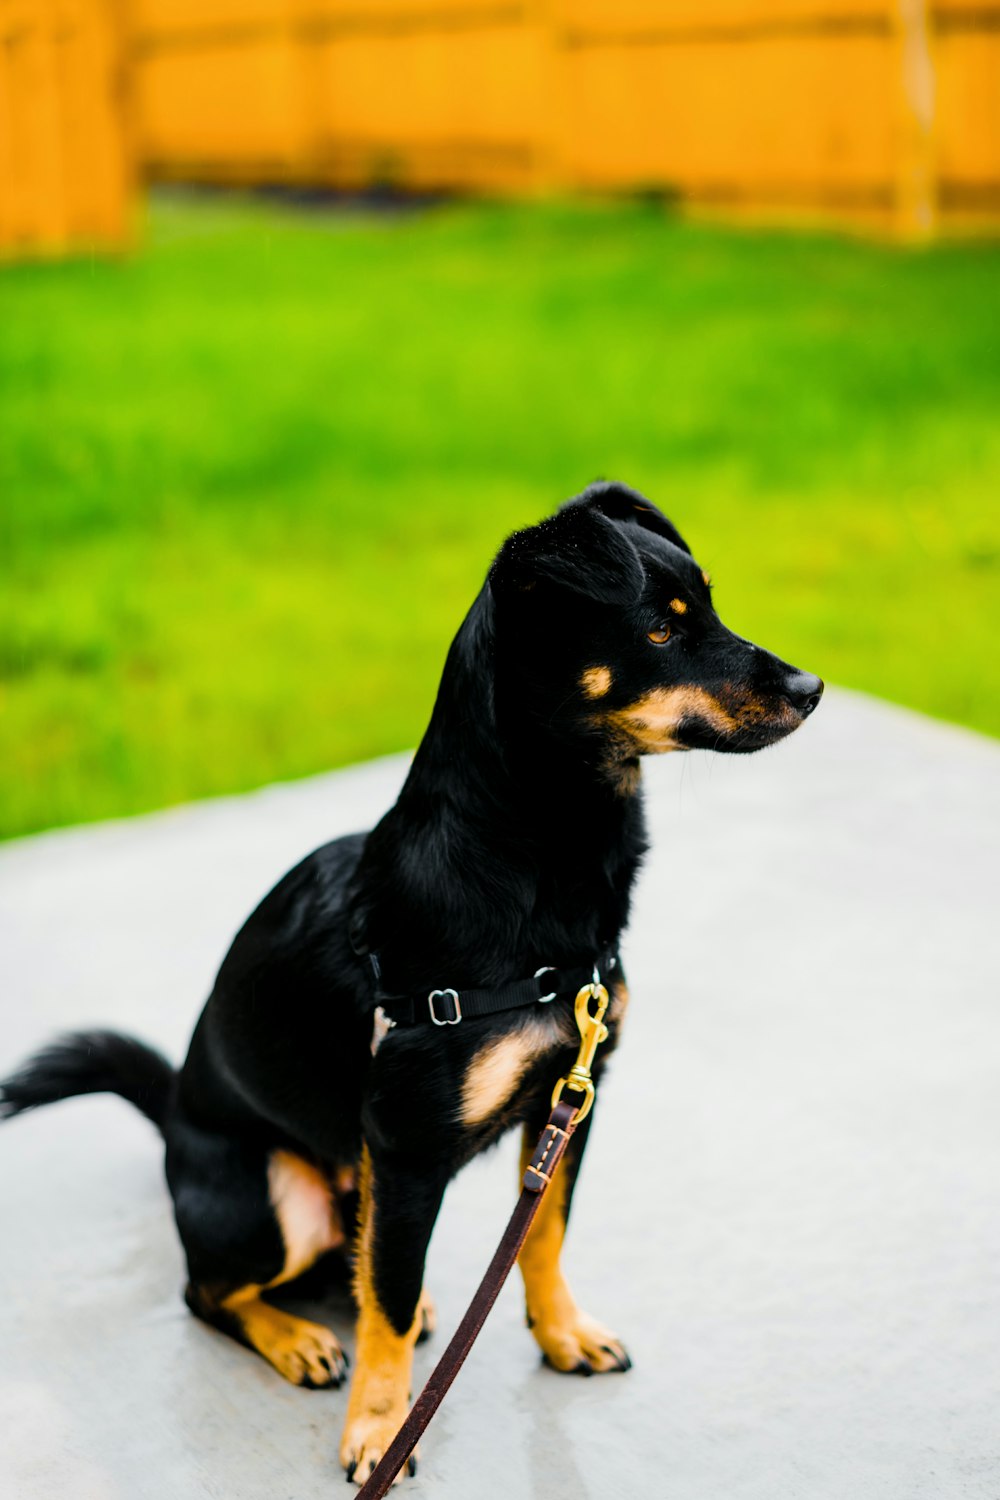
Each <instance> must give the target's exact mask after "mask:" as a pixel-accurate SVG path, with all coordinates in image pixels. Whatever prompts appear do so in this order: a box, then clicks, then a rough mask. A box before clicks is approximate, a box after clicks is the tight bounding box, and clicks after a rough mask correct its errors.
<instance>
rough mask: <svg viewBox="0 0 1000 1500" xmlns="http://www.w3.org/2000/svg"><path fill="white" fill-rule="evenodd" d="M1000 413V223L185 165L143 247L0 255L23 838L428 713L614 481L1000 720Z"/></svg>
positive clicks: (6, 583) (737, 579)
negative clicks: (449, 650) (468, 198)
mask: <svg viewBox="0 0 1000 1500" xmlns="http://www.w3.org/2000/svg"><path fill="white" fill-rule="evenodd" d="M998 417H1000V249H998V248H997V247H988V246H985V245H980V246H976V245H965V246H947V245H937V246H934V247H930V248H925V249H921V250H919V251H918V250H910V251H904V250H900V249H898V248H895V249H894V248H888V247H884V246H878V245H872V244H864V243H860V242H853V241H850V240H847V239H843V238H835V237H832V236H829V237H818V236H797V237H794V238H792V237H790V236H785V235H781V234H764V233H756V234H747V233H745V232H744V233H738V232H735V231H725V230H721V229H719V230H714V229H711V228H706V227H703V226H702V227H698V226H693V225H690V224H683V223H681V222H679V221H677V220H675V219H672V218H671V217H670V216H669V215H667V214H665V213H664V212H663V211H662V209H661V208H659V207H657V206H655V205H645V206H644V205H642V204H635V205H625V206H623V205H621V204H619V205H616V206H612V205H608V206H579V205H578V206H574V207H563V206H558V205H554V206H553V205H548V206H538V205H535V206H521V207H515V206H497V205H493V206H489V205H479V206H475V205H466V206H451V207H445V208H438V209H433V210H429V211H425V212H421V213H419V214H414V213H407V214H398V213H383V214H377V213H374V212H367V213H365V212H344V211H340V212H330V211H320V210H319V209H318V208H316V207H313V208H310V207H308V206H304V205H298V206H296V205H294V204H291V203H287V202H286V203H282V202H277V201H271V200H267V199H254V198H249V197H247V198H244V197H240V196H238V195H232V196H211V195H186V196H185V195H182V194H174V195H161V196H160V197H158V198H154V200H153V204H152V208H151V212H150V224H149V233H148V239H147V241H146V243H145V245H144V249H143V253H142V255H141V256H140V257H137V258H135V259H134V260H126V261H123V262H121V263H113V262H112V263H92V262H89V261H88V262H84V261H79V262H76V263H69V264H60V265H41V266H37V265H36V266H23V267H14V268H10V269H8V270H6V271H5V272H4V274H3V276H2V277H0V764H2V766H3V775H2V777H0V835H3V836H10V835H14V834H21V833H28V832H30V831H32V830H35V829H39V828H43V827H46V826H49V825H53V824H61V823H68V822H75V821H80V820H85V819H90V818H100V817H107V816H109V815H116V814H122V813H131V812H136V811H139V810H142V809H145V808H151V807H156V806H160V805H163V804H166V803H171V802H176V801H179V800H184V799H188V798H194V797H201V796H206V795H210V794H212V793H219V792H231V791H237V790H240V789H243V788H247V787H251V786H255V785H258V784H260V783H262V782H266V781H270V780H274V779H276V778H282V777H292V776H300V775H303V774H305V773H308V772H312V771H317V770H320V769H322V768H325V767H329V766H334V765H338V764H341V763H344V762H347V761H352V760H357V759H361V758H364V757H367V756H372V755H377V754H380V753H383V752H386V751H391V750H397V749H400V748H402V747H405V746H409V745H412V744H414V743H415V742H416V740H417V739H418V738H419V736H420V734H421V732H422V729H423V726H424V724H425V723H426V720H427V716H428V713H429V710H430V706H431V702H432V699H433V694H434V690H435V685H436V681H437V678H438V675H439V672H440V668H441V664H442V661H443V657H444V652H445V650H446V647H447V643H448V641H449V639H450V638H451V636H452V634H453V633H454V631H455V629H456V627H457V625H458V623H459V620H460V619H461V616H462V614H463V613H464V611H465V609H466V608H467V606H468V604H469V602H470V601H471V599H472V597H473V594H474V593H475V591H476V590H477V588H478V586H479V584H480V582H481V580H482V577H483V574H484V572H485V570H486V568H487V566H488V564H489V560H490V558H491V556H492V554H493V553H494V551H495V550H496V548H497V546H498V545H499V543H500V541H501V540H502V538H503V536H504V535H505V534H506V533H507V532H508V531H510V530H511V529H513V528H514V527H517V526H520V525H524V524H526V523H528V522H531V521H533V520H536V519H537V518H539V517H540V516H541V515H543V514H545V513H546V512H548V511H550V510H551V509H552V508H553V507H554V506H555V505H556V504H558V503H559V502H560V501H561V500H563V499H564V498H566V497H568V496H569V495H570V494H572V493H574V492H575V491H577V490H579V489H580V488H582V487H583V485H585V484H586V483H588V482H589V481H590V480H591V479H593V478H595V477H597V476H600V475H604V476H607V477H614V478H620V479H623V480H626V481H627V482H628V483H630V484H632V485H635V486H637V487H638V488H640V489H643V490H645V491H646V492H647V493H648V494H649V495H651V496H652V498H653V499H654V500H655V501H656V502H657V503H658V504H660V505H662V506H663V508H664V509H665V510H666V511H667V512H668V513H669V514H670V515H671V517H672V518H673V519H674V520H675V521H676V523H677V524H678V525H679V526H680V528H681V530H682V531H683V532H684V534H685V535H686V537H687V538H688V540H689V541H690V543H691V545H692V547H693V549H694V551H695V555H696V556H697V557H698V559H699V561H700V562H701V563H702V564H703V565H704V566H705V567H707V568H708V569H709V570H710V571H711V573H712V574H713V578H714V581H715V584H716V603H717V605H718V607H719V610H720V613H721V614H722V616H723V618H724V619H726V620H727V622H728V623H729V624H731V625H732V626H733V627H734V628H736V629H737V630H739V631H740V632H742V633H745V634H747V635H749V636H751V637H753V638H754V639H757V640H759V641H761V642H762V643H763V644H765V645H767V646H769V647H771V648H772V649H774V650H775V651H777V652H779V653H780V654H781V655H783V656H785V657H788V658H789V659H790V660H792V661H794V662H795V663H797V664H798V665H801V666H803V667H806V668H808V669H809V670H812V671H816V672H819V673H821V674H822V675H823V676H824V677H826V678H827V679H828V680H832V681H833V682H837V683H843V684H848V685H850V686H853V687H857V688H863V689H866V690H868V691H870V692H874V693H878V694H881V695H884V696H885V697H888V698H892V699H896V700H898V701H899V702H901V703H906V704H909V705H912V706H913V707H915V708H918V709H922V710H924V711H926V712H928V713H931V714H935V715H939V716H941V717H943V718H948V719H953V720H957V721H959V722H961V723H965V724H968V725H971V726H973V727H975V728H977V729H980V730H985V731H987V732H988V733H992V734H1000V664H998V655H997V652H996V650H995V647H994V641H995V637H996V631H997V627H998V625H1000V618H998V613H1000V611H998V588H997V584H998V575H1000V507H998V502H997V496H998V493H1000V420H998ZM321 832H322V830H317V836H319V835H320V834H321Z"/></svg>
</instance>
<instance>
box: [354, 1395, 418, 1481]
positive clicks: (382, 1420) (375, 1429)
mask: <svg viewBox="0 0 1000 1500" xmlns="http://www.w3.org/2000/svg"><path fill="white" fill-rule="evenodd" d="M405 1419H406V1407H405V1406H404V1407H401V1408H400V1409H399V1410H393V1411H392V1412H390V1413H388V1414H386V1415H383V1414H382V1413H379V1412H363V1413H362V1414H361V1415H360V1416H357V1417H349V1418H348V1420H347V1426H346V1427H345V1428H344V1436H343V1439H342V1441H341V1444H340V1462H341V1463H342V1464H343V1466H344V1468H345V1469H346V1470H347V1479H348V1483H350V1482H351V1481H353V1482H354V1483H355V1484H356V1485H358V1486H360V1485H363V1484H364V1482H365V1480H366V1479H367V1478H368V1476H369V1475H370V1474H371V1473H372V1472H373V1471H374V1469H375V1465H376V1464H377V1463H378V1461H379V1459H380V1458H381V1457H382V1455H383V1453H384V1452H385V1450H386V1449H387V1448H388V1446H389V1444H390V1443H391V1442H392V1440H393V1438H394V1437H395V1436H396V1433H397V1432H398V1431H399V1429H400V1428H401V1427H402V1425H403V1422H404V1421H405ZM419 1456H420V1453H419V1449H415V1450H414V1451H413V1453H411V1454H410V1457H409V1458H408V1459H407V1461H406V1463H405V1464H404V1465H403V1467H402V1468H401V1469H400V1471H399V1473H398V1474H397V1475H396V1477H395V1479H394V1480H393V1481H392V1482H393V1484H399V1483H400V1482H401V1481H402V1479H403V1478H404V1476H405V1475H407V1474H415V1473H416V1472H417V1459H418V1458H419Z"/></svg>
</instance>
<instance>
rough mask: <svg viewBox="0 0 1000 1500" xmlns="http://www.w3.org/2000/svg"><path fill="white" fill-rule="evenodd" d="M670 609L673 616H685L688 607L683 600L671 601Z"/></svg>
mask: <svg viewBox="0 0 1000 1500" xmlns="http://www.w3.org/2000/svg"><path fill="white" fill-rule="evenodd" d="M670 608H671V609H672V610H673V612H674V614H675V615H686V614H687V610H688V607H687V605H686V604H685V603H684V600H683V599H671V601H670Z"/></svg>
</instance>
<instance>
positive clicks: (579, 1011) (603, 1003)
mask: <svg viewBox="0 0 1000 1500" xmlns="http://www.w3.org/2000/svg"><path fill="white" fill-rule="evenodd" d="M592 1000H594V1001H596V1002H597V1008H596V1010H594V1011H593V1012H592V1011H591V1009H590V1002H591V1001H592ZM607 1008H608V992H607V990H606V989H605V988H604V985H603V984H602V983H601V981H600V976H599V975H598V974H597V971H596V970H595V971H594V979H593V982H592V983H591V984H585V985H584V986H583V989H582V990H580V992H579V993H578V995H577V997H576V1000H575V1002H574V1005H573V1012H574V1014H575V1016H576V1024H577V1029H578V1030H579V1032H580V1050H579V1052H578V1053H577V1054H576V1062H575V1063H574V1064H573V1066H572V1067H571V1068H570V1070H569V1072H568V1073H567V1074H566V1076H565V1078H560V1080H559V1082H558V1083H557V1084H556V1086H555V1088H554V1089H553V1091H552V1108H553V1109H555V1107H556V1105H557V1104H558V1103H559V1100H560V1099H561V1098H562V1094H563V1090H564V1089H569V1090H570V1092H571V1093H574V1094H582V1095H583V1103H582V1104H580V1105H578V1106H577V1110H576V1114H575V1115H574V1116H573V1120H572V1124H573V1125H574V1126H576V1125H579V1124H580V1121H581V1120H585V1119H586V1117H587V1115H589V1113H590V1111H591V1109H592V1108H593V1104H594V1080H593V1079H592V1078H591V1076H590V1070H591V1067H592V1066H593V1062H594V1056H595V1054H596V1052H597V1049H598V1047H599V1046H600V1045H601V1043H602V1042H603V1041H606V1040H607V1036H608V1028H607V1027H606V1026H605V1024H604V1013H605V1011H606V1010H607Z"/></svg>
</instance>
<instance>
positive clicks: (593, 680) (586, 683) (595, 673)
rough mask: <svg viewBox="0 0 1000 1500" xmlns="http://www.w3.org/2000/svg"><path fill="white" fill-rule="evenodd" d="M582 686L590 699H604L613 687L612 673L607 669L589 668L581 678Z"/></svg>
mask: <svg viewBox="0 0 1000 1500" xmlns="http://www.w3.org/2000/svg"><path fill="white" fill-rule="evenodd" d="M580 686H581V687H582V688H583V691H584V692H585V693H586V695H587V697H588V698H603V697H604V694H605V693H606V692H608V690H609V689H610V687H611V673H610V672H609V670H608V668H607V667H588V668H587V670H586V672H584V674H583V676H582V677H581V678H580Z"/></svg>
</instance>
